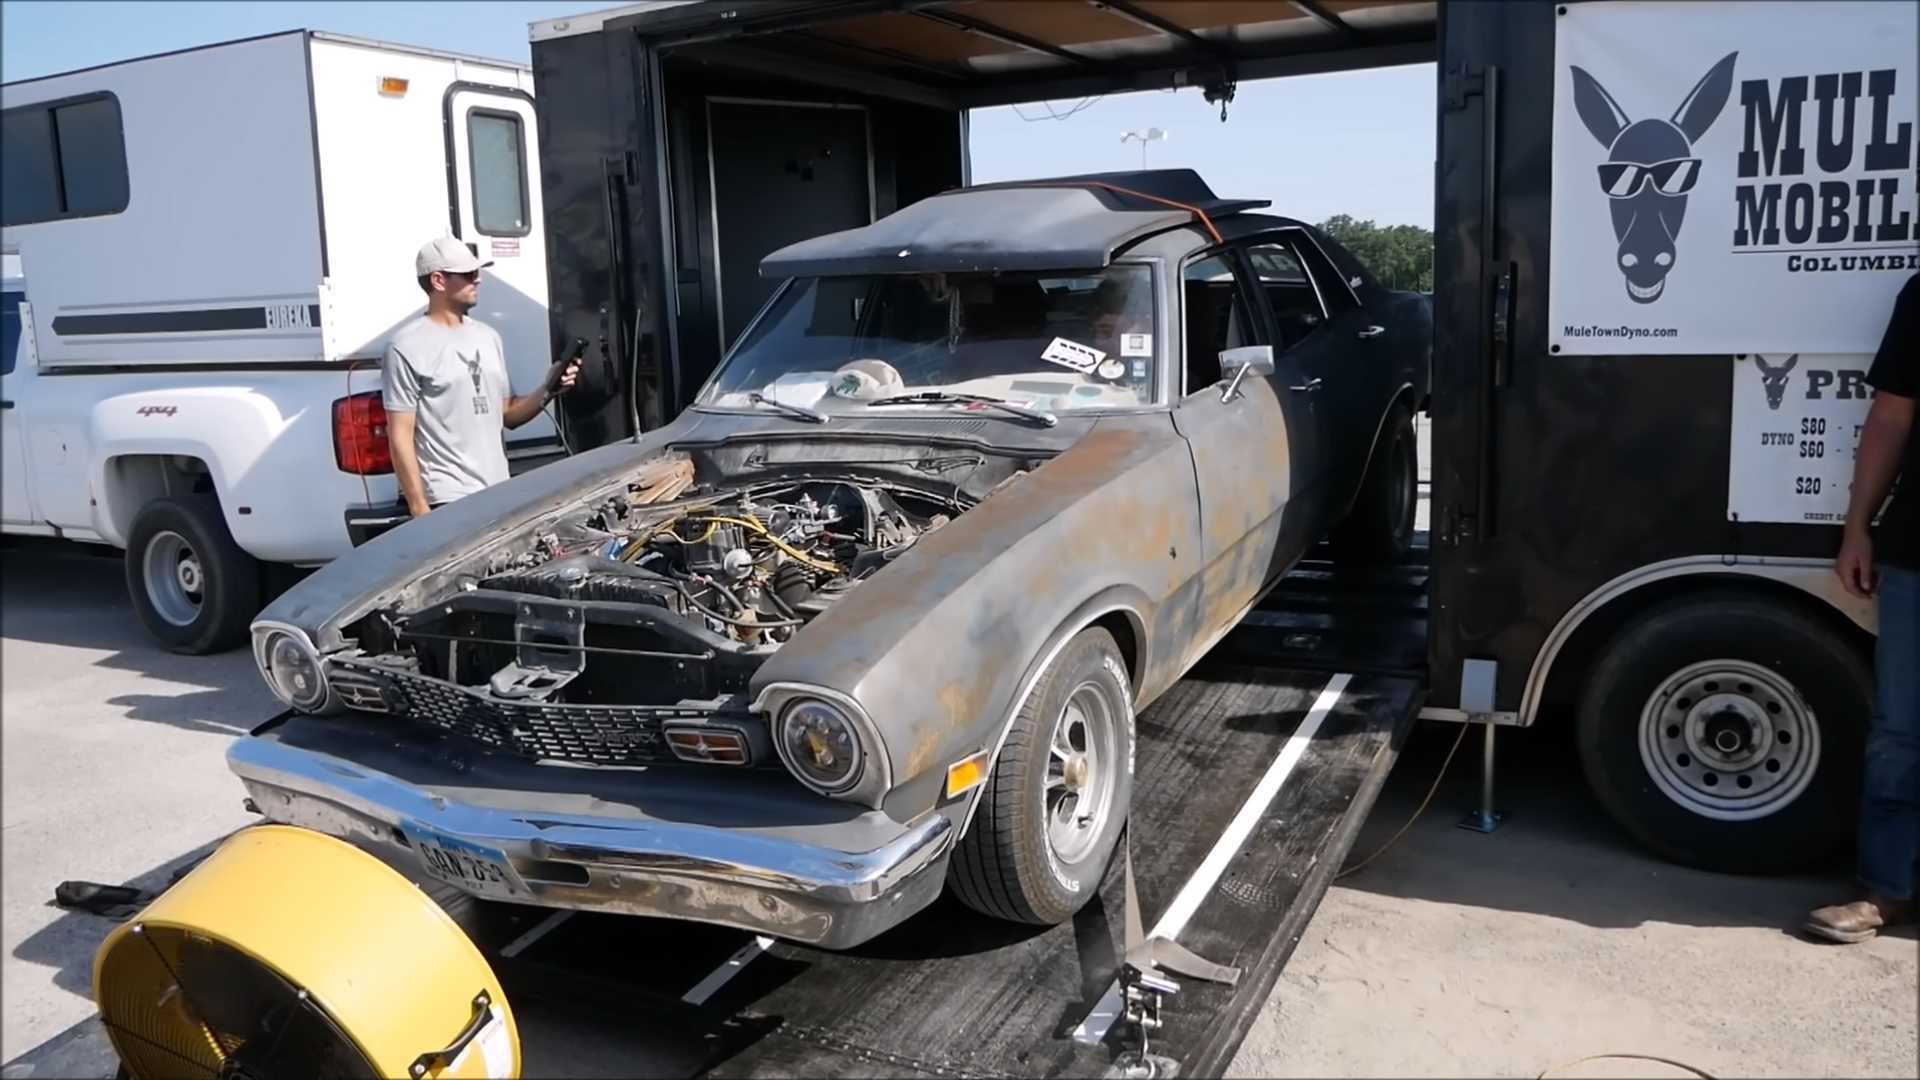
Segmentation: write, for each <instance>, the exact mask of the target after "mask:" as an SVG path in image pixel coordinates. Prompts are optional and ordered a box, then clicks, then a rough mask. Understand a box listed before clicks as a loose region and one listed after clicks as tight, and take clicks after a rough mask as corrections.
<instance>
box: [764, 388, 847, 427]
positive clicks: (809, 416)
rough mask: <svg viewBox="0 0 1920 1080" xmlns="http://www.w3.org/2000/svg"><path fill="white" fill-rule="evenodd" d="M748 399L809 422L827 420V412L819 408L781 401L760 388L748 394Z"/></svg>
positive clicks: (818, 422)
mask: <svg viewBox="0 0 1920 1080" xmlns="http://www.w3.org/2000/svg"><path fill="white" fill-rule="evenodd" d="M747 400H748V401H751V402H753V403H754V404H755V405H765V406H766V407H767V408H770V409H773V410H774V411H776V412H783V413H786V414H787V415H788V416H793V417H798V418H799V419H801V420H805V421H807V422H809V423H814V424H824V423H826V422H827V414H826V413H823V412H821V411H820V410H819V409H809V408H807V407H806V406H805V405H794V404H792V403H790V402H785V401H779V400H777V399H774V398H770V397H768V396H767V395H765V394H762V393H761V392H759V391H758V390H755V391H754V392H752V393H750V394H748V395H747Z"/></svg>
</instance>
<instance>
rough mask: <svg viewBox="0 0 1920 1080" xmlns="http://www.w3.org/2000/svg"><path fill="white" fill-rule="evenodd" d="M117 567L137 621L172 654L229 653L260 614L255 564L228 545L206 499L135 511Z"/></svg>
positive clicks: (167, 501)
mask: <svg viewBox="0 0 1920 1080" xmlns="http://www.w3.org/2000/svg"><path fill="white" fill-rule="evenodd" d="M125 565H126V575H127V593H128V594H129V595H130V596H131V597H132V599H133V608H134V610H135V611H136V612H138V613H139V615H140V621H141V622H142V623H144V624H146V627H147V632H148V633H150V634H152V635H153V636H154V637H155V638H156V639H158V640H159V642H160V643H161V644H162V645H165V646H166V647H167V648H168V649H170V650H172V651H174V652H177V653H188V654H200V653H210V652H219V651H221V650H223V649H230V648H233V647H234V646H236V645H238V644H240V643H241V642H242V641H244V640H245V639H246V635H247V627H248V624H249V623H251V622H252V621H253V617H254V616H255V615H257V614H258V613H259V611H260V564H259V563H258V562H255V561H254V559H253V557H252V556H250V555H248V554H247V553H246V552H244V551H241V550H240V546H239V545H238V544H236V543H234V542H233V534H232V533H231V532H229V531H227V522H226V519H225V518H224V517H223V516H221V513H220V503H219V502H218V500H216V499H214V498H212V497H210V496H205V495H191V496H185V497H182V498H171V497H169V498H161V499H155V500H153V501H152V502H150V503H148V504H147V505H146V506H144V507H142V508H141V510H140V513H139V514H137V515H136V516H135V517H134V519H133V528H132V529H130V530H128V533H127V555H126V564H125Z"/></svg>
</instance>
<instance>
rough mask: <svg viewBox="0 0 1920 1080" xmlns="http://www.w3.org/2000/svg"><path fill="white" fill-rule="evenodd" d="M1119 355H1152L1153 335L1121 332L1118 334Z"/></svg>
mask: <svg viewBox="0 0 1920 1080" xmlns="http://www.w3.org/2000/svg"><path fill="white" fill-rule="evenodd" d="M1120 355H1121V356H1152V355H1153V335H1152V334H1121V335H1120Z"/></svg>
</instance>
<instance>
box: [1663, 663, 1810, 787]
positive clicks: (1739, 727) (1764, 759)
mask: <svg viewBox="0 0 1920 1080" xmlns="http://www.w3.org/2000/svg"><path fill="white" fill-rule="evenodd" d="M1640 759H1641V761H1642V762H1643V763H1644V764H1645V765H1646V767H1647V775H1649V776H1650V777H1652V778H1653V783H1654V786H1655V787H1657V788H1659V790H1660V792H1661V794H1663V795H1665V796H1666V797H1667V798H1669V799H1672V800H1673V801H1674V802H1676V803H1678V804H1680V805H1681V806H1682V807H1685V808H1686V809H1687V810H1689V811H1691V812H1693V813H1695V814H1699V815H1700V816H1702V817H1707V818H1714V819H1717V820H1721V821H1750V820H1752V819H1755V818H1762V817H1766V816H1768V815H1770V814H1774V813H1778V812H1779V811H1780V810H1781V809H1782V808H1783V807H1785V806H1787V805H1788V804H1789V803H1791V802H1793V801H1794V800H1795V799H1797V798H1799V797H1800V794H1801V793H1802V792H1804V791H1805V790H1806V789H1807V785H1808V784H1810V783H1811V782H1812V781H1813V775H1814V773H1815V771H1816V770H1817V769H1818V767H1819V765H1820V725H1819V723H1818V721H1817V720H1816V719H1815V717H1814V715H1813V710H1812V708H1810V707H1809V706H1808V705H1807V703H1806V700H1805V699H1804V698H1802V697H1801V695H1800V692H1799V691H1798V690H1796V689H1795V688H1794V686H1793V684H1792V683H1790V682H1788V681H1787V680H1786V679H1785V678H1782V677H1781V676H1780V675H1779V674H1778V673H1776V672H1774V671H1772V670H1770V669H1768V668H1764V667H1761V666H1760V665H1758V664H1752V663H1748V662H1747V661H1744V660H1707V661H1703V662H1701V663H1697V664H1691V665H1689V666H1687V667H1685V668H1682V669H1681V670H1679V671H1677V672H1675V673H1673V674H1672V675H1670V676H1668V677H1667V679H1666V680H1665V681H1663V682H1662V683H1661V684H1660V685H1659V686H1658V687H1657V688H1656V689H1655V690H1654V692H1653V694H1652V695H1651V696H1650V697H1649V698H1648V699H1647V703H1646V706H1645V707H1644V708H1643V709H1642V710H1641V713H1640Z"/></svg>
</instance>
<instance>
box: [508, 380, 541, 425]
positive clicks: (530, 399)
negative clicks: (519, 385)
mask: <svg viewBox="0 0 1920 1080" xmlns="http://www.w3.org/2000/svg"><path fill="white" fill-rule="evenodd" d="M546 407H547V384H546V383H541V384H540V385H539V386H538V387H535V388H534V391H533V393H531V394H521V395H520V396H518V397H510V398H508V399H507V407H506V409H505V410H504V411H503V413H502V420H503V421H504V422H505V423H506V425H507V426H508V427H509V428H517V427H519V426H520V425H521V424H524V423H526V422H527V421H529V420H531V419H533V418H534V417H536V416H539V415H540V410H541V409H544V408H546Z"/></svg>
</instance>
